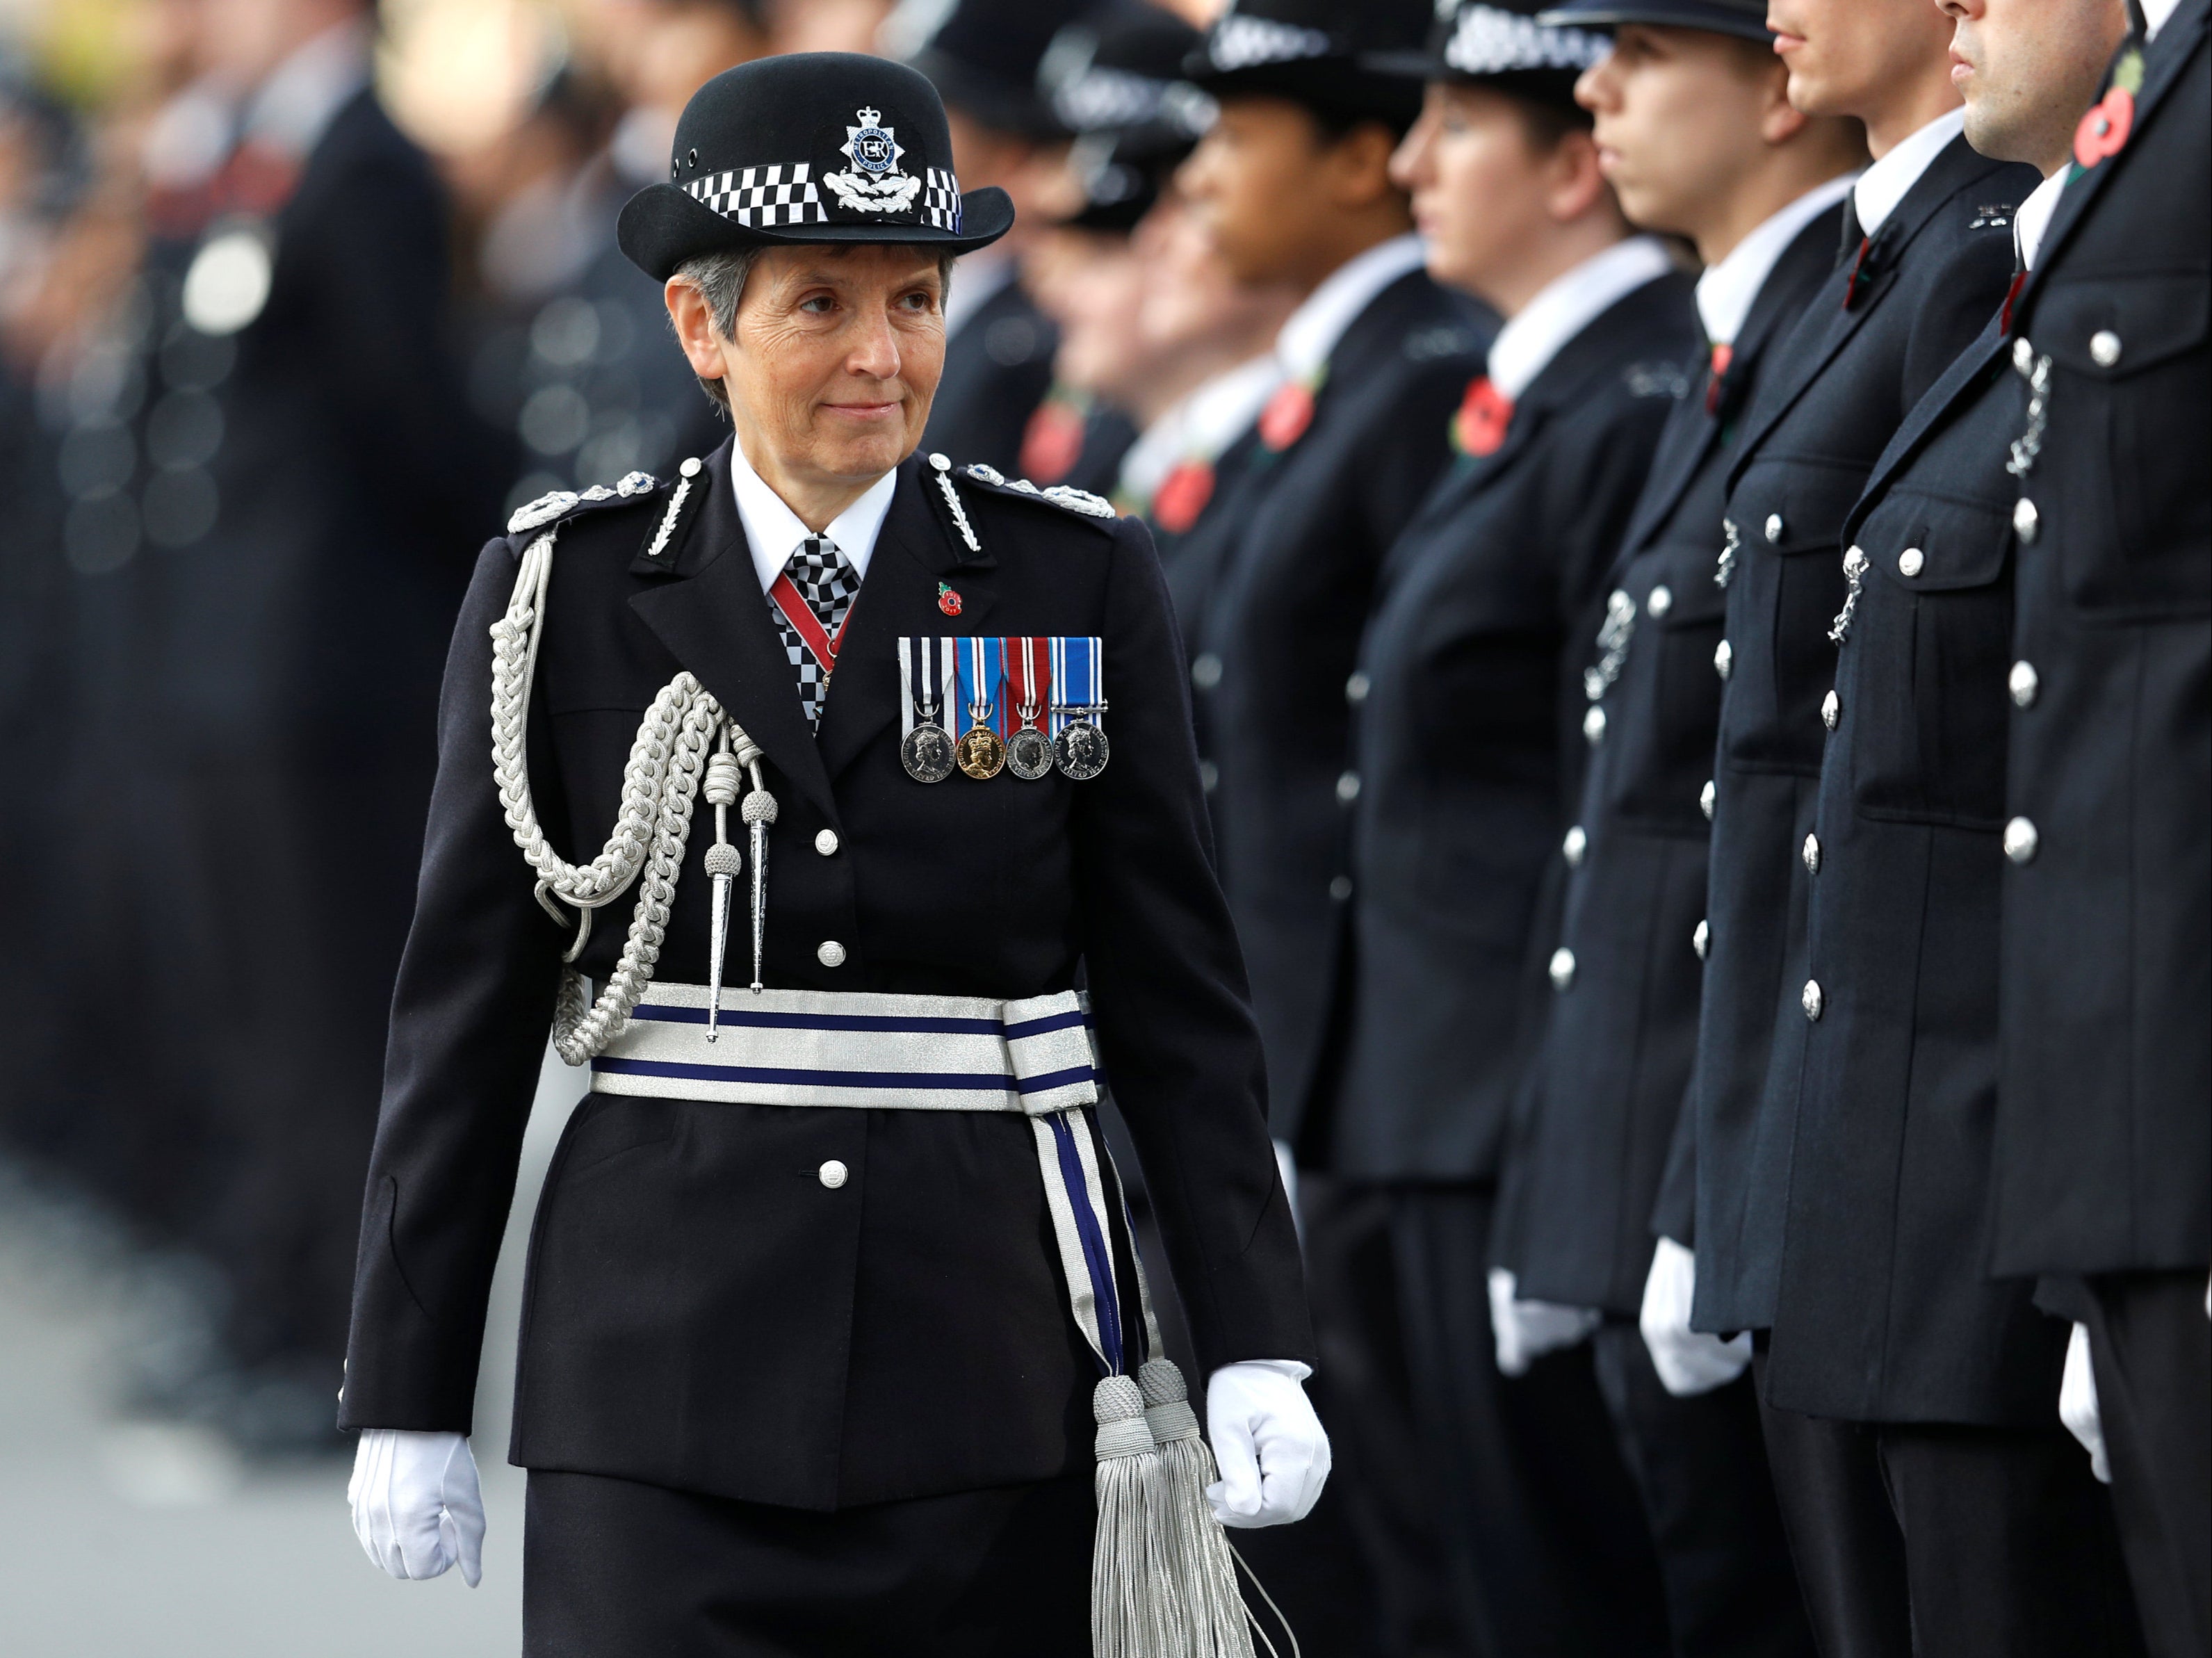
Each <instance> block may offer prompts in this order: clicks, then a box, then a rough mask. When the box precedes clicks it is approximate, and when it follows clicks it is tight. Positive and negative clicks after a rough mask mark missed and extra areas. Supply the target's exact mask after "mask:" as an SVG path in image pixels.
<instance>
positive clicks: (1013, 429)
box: [922, 269, 1060, 476]
mask: <svg viewBox="0 0 2212 1658" xmlns="http://www.w3.org/2000/svg"><path fill="white" fill-rule="evenodd" d="M952 280H953V281H954V282H958V281H959V280H960V273H959V271H958V270H957V269H956V270H954V271H953V273H952ZM1058 349H1060V331H1059V330H1058V329H1056V328H1054V326H1053V325H1052V321H1051V319H1049V318H1048V317H1047V316H1046V315H1045V314H1044V313H1043V312H1042V311H1040V310H1038V309H1037V307H1036V301H1034V300H1032V299H1031V298H1030V296H1029V292H1028V290H1027V289H1025V288H1023V286H1022V283H1021V278H1020V277H1019V276H1016V277H1015V278H1014V280H1012V282H1007V283H1006V284H1005V285H1004V286H1003V287H1001V288H1000V289H999V291H998V292H997V293H995V294H994V295H991V297H990V298H989V299H987V300H986V301H983V303H982V304H981V305H980V306H978V307H976V308H975V313H973V314H972V315H970V316H969V317H967V318H966V319H963V321H962V323H961V325H960V326H959V328H958V330H957V331H955V332H954V333H953V334H952V336H951V337H950V338H948V339H947V340H946V341H945V374H944V376H943V378H942V379H940V380H939V381H938V383H937V400H936V401H935V402H934V403H933V404H931V405H930V410H929V429H928V430H927V433H925V434H924V435H923V437H922V447H923V449H924V450H925V451H927V450H939V451H941V452H944V453H945V454H948V455H952V456H954V457H957V459H959V461H960V462H961V464H962V465H968V464H969V463H971V462H980V463H981V464H982V465H987V466H995V467H996V468H998V470H999V471H1001V472H1005V473H1006V474H1008V475H1010V476H1011V475H1013V474H1015V473H1018V472H1019V471H1021V454H1022V437H1023V434H1024V433H1026V432H1027V431H1028V430H1029V426H1030V416H1031V415H1034V414H1035V413H1036V409H1037V405H1038V404H1041V403H1042V402H1043V401H1044V394H1045V393H1046V392H1048V391H1049V390H1050V389H1051V387H1052V358H1053V353H1054V352H1055V351H1056V350H1058Z"/></svg>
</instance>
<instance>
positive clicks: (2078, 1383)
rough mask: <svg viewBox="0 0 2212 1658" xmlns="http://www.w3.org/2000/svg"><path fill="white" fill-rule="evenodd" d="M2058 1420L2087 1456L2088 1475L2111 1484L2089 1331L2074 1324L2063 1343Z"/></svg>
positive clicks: (2110, 1472) (2082, 1326)
mask: <svg viewBox="0 0 2212 1658" xmlns="http://www.w3.org/2000/svg"><path fill="white" fill-rule="evenodd" d="M2058 1419H2059V1420H2060V1421H2061V1422H2063V1423H2064V1424H2066V1431H2067V1432H2068V1433H2070V1434H2072V1435H2073V1436H2074V1437H2075V1438H2076V1439H2078V1440H2080V1441H2081V1448H2082V1449H2083V1450H2085V1451H2087V1452H2088V1453H2089V1472H2090V1473H2093V1474H2095V1475H2096V1476H2097V1478H2098V1479H2101V1480H2103V1481H2104V1482H2105V1484H2106V1485H2111V1484H2112V1459H2111V1458H2110V1457H2108V1456H2106V1455H2105V1423H2104V1418H2102V1417H2101V1416H2100V1415H2099V1414H2098V1411H2097V1372H2096V1370H2095V1368H2094V1367H2093V1365H2092V1364H2091V1363H2089V1327H2088V1326H2087V1325H2086V1324H2077V1325H2075V1327H2074V1333H2073V1335H2072V1336H2071V1337H2069V1339H2068V1340H2067V1343H2066V1369H2065V1370H2064V1371H2063V1373H2062V1374H2061V1375H2060V1376H2059V1378H2058Z"/></svg>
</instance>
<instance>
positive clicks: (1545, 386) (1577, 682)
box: [1329, 273, 1699, 1180]
mask: <svg viewBox="0 0 2212 1658" xmlns="http://www.w3.org/2000/svg"><path fill="white" fill-rule="evenodd" d="M1691 288H1692V284H1691V281H1690V279H1689V278H1688V277H1687V276H1681V275H1679V274H1674V273H1669V274H1668V275H1666V276H1660V277H1658V278H1656V280H1654V281H1652V282H1646V283H1645V284H1644V286H1642V287H1641V288H1637V289H1635V290H1634V291H1632V293H1630V294H1628V295H1626V296H1624V297H1623V298H1621V299H1620V300H1619V301H1616V302H1615V303H1614V304H1613V306H1612V307H1609V308H1608V309H1607V310H1606V311H1605V312H1604V313H1601V315H1599V316H1598V317H1597V318H1596V319H1595V320H1594V321H1592V322H1591V323H1590V324H1589V326H1588V327H1586V328H1584V329H1583V331H1582V332H1581V333H1580V334H1578V335H1577V336H1576V337H1574V338H1573V339H1571V340H1570V341H1568V342H1567V343H1565V345H1564V346H1562V347H1561V348H1560V349H1559V355H1557V356H1555V357H1553V359H1552V361H1550V363H1548V364H1547V366H1546V367H1544V369H1543V370H1542V371H1541V373H1540V374H1538V375H1537V376H1536V378H1535V380H1534V381H1533V382H1532V383H1531V384H1530V385H1529V386H1528V388H1527V390H1525V391H1524V392H1522V395H1521V397H1520V398H1518V399H1517V400H1516V404H1515V407H1514V410H1513V416H1512V421H1511V424H1510V426H1509V428H1507V431H1506V434H1505V439H1504V443H1503V444H1502V445H1500V446H1499V447H1498V449H1497V451H1496V452H1493V453H1492V454H1490V455H1487V456H1484V457H1482V458H1480V459H1477V458H1474V457H1472V456H1469V457H1464V458H1462V459H1460V460H1458V461H1456V462H1455V464H1454V465H1453V466H1452V468H1451V470H1450V471H1449V472H1447V473H1446V474H1445V475H1444V477H1443V479H1442V480H1441V481H1440V482H1439V483H1438V484H1437V488H1436V489H1435V491H1434V492H1433V493H1432V494H1431V496H1430V498H1429V500H1428V501H1426V502H1425V503H1424V505H1423V507H1422V509H1421V513H1420V515H1419V517H1418V518H1417V519H1415V520H1414V521H1413V524H1411V525H1408V526H1407V531H1406V533H1405V534H1404V535H1403V536H1402V537H1400V538H1399V541H1398V544H1397V545H1396V546H1395V547H1393V548H1392V549H1391V550H1390V556H1389V559H1388V561H1387V562H1385V563H1384V566H1383V580H1382V591H1381V594H1380V597H1379V598H1378V600H1377V603H1376V609H1375V614H1374V616H1373V618H1372V619H1371V620H1370V622H1369V623H1368V627H1367V632H1366V635H1365V637H1364V639H1363V640H1362V641H1360V647H1359V660H1358V673H1359V675H1360V676H1361V677H1362V678H1363V679H1364V683H1365V690H1364V695H1363V696H1362V697H1361V699H1360V701H1359V704H1358V712H1357V716H1356V725H1355V729H1354V734H1353V744H1352V764H1351V768H1350V770H1348V771H1347V772H1346V774H1345V784H1344V787H1343V789H1342V790H1341V792H1340V793H1342V795H1343V796H1344V797H1345V798H1346V799H1347V801H1348V802H1349V803H1350V806H1351V814H1352V901H1351V902H1352V918H1353V919H1352V926H1351V927H1350V928H1348V929H1346V932H1348V934H1349V937H1348V938H1347V939H1346V948H1348V949H1349V950H1351V951H1352V962H1351V963H1347V964H1346V967H1345V968H1343V969H1340V971H1339V972H1338V974H1337V975H1336V976H1337V981H1338V984H1339V986H1340V991H1339V993H1340V995H1342V996H1344V997H1346V998H1347V999H1349V1010H1348V1017H1349V1024H1348V1026H1347V1027H1346V1050H1345V1055H1344V1065H1343V1071H1342V1073H1341V1080H1340V1085H1339V1090H1338V1093H1337V1096H1336V1102H1335V1110H1334V1121H1333V1122H1332V1124H1331V1125H1330V1135H1329V1145H1330V1148H1331V1152H1332V1157H1331V1166H1332V1167H1333V1168H1334V1169H1335V1170H1336V1171H1337V1172H1339V1173H1340V1174H1342V1175H1345V1176H1346V1177H1348V1178H1352V1179H1359V1180H1466V1179H1471V1178H1477V1177H1483V1176H1487V1175H1491V1174H1492V1173H1493V1172H1494V1171H1495V1166H1496V1162H1497V1157H1498V1146H1499V1139H1500V1136H1501V1135H1502V1133H1504V1129H1505V1127H1506V1125H1507V1122H1508V1120H1509V1117H1510V1111H1511V1102H1512V1096H1513V1094H1514V1092H1515V1090H1516V1089H1517V1087H1518V1085H1519V1084H1520V1081H1521V1078H1522V1075H1523V1074H1524V1072H1525V1070H1526V1065H1527V1061H1528V1040H1529V1038H1531V1037H1532V1036H1533V1035H1534V1030H1535V1027H1536V1023H1537V1021H1536V1020H1535V1019H1532V1018H1531V1017H1529V1012H1530V1008H1529V1001H1530V998H1529V997H1528V987H1529V985H1530V975H1529V973H1528V952H1529V950H1530V949H1531V947H1532V941H1533V939H1534V936H1535V935H1534V930H1533V927H1532V923H1533V921H1534V917H1535V915H1536V914H1537V913H1538V901H1539V890H1540V888H1541V886H1542V885H1543V884H1544V875H1545V871H1546V868H1547V864H1549V862H1550V861H1551V860H1552V859H1554V858H1555V857H1556V856H1557V853H1558V849H1559V839H1560V835H1561V833H1562V831H1563V830H1564V829H1565V828H1566V824H1567V817H1568V813H1569V812H1570V811H1571V808H1572V805H1573V803H1574V801H1575V799H1576V798H1577V795H1578V794H1579V793H1580V786H1581V780H1582V773H1583V763H1584V756H1586V754H1587V753H1588V745H1587V744H1586V742H1585V741H1584V738H1583V729H1582V718H1583V707H1584V706H1585V704H1584V701H1583V692H1582V668H1583V661H1584V660H1585V657H1584V653H1583V645H1584V643H1585V641H1588V639H1589V636H1590V633H1591V631H1592V623H1591V617H1592V616H1593V614H1594V613H1595V611H1596V610H1597V609H1598V608H1600V607H1599V605H1598V603H1597V598H1598V595H1600V594H1601V593H1602V592H1604V582H1605V576H1606V572H1607V567H1608V566H1609V565H1610V564H1611V563H1612V562H1613V556H1614V555H1615V554H1616V553H1617V552H1618V551H1619V550H1620V541H1621V534H1622V532H1623V531H1624V530H1626V527H1627V525H1628V521H1629V516H1630V514H1631V513H1632V511H1633V510H1634V508H1635V506H1636V501H1637V496H1638V492H1639V491H1640V490H1641V489H1642V488H1643V486H1644V477H1645V475H1646V473H1647V472H1648V471H1649V470H1650V464H1651V456H1652V451H1653V449H1654V447H1655V446H1656V445H1657V443H1658V440H1659V434H1660V431H1661V428H1662V427H1663V426H1664V425H1665V424H1666V422H1667V418H1668V414H1669V412H1670V411H1671V410H1672V409H1673V408H1674V400H1675V399H1676V398H1678V397H1679V396H1680V394H1681V393H1682V392H1683V390H1684V388H1685V377H1684V374H1683V370H1682V367H1681V364H1682V361H1683V359H1684V357H1685V356H1686V355H1688V354H1689V353H1690V352H1691V351H1692V350H1694V349H1696V346H1697V343H1698V338H1699V335H1698V329H1697V323H1696V316H1695V311H1694V308H1693V307H1692V298H1691ZM1547 950H1548V940H1547ZM1546 994H1548V993H1543V992H1540V993H1539V994H1538V998H1537V999H1535V1000H1534V1009H1535V1011H1536V1012H1537V1014H1538V1015H1541V1011H1542V1006H1543V1004H1542V999H1541V998H1542V996H1544V995H1546Z"/></svg>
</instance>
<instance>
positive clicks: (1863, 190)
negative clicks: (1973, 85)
mask: <svg viewBox="0 0 2212 1658" xmlns="http://www.w3.org/2000/svg"><path fill="white" fill-rule="evenodd" d="M1964 131H1966V107H1965V106H1963V105H1961V106H1960V107H1959V108H1957V109H1954V110H1953V111H1951V112H1950V113H1948V115H1939V116H1937V117H1936V118H1935V119H1934V120H1932V121H1930V122H1929V124H1928V125H1926V126H1924V127H1923V128H1921V129H1920V131H1917V132H1916V133H1914V134H1913V135H1912V136H1911V137H1909V138H1905V139H1903V140H1900V141H1899V143H1897V144H1896V145H1895V146H1894V147H1893V148H1892V149H1891V150H1890V152H1889V154H1888V155H1885V156H1883V157H1882V158H1881V160H1880V161H1876V162H1875V164H1874V165H1873V166H1872V167H1869V168H1868V169H1867V170H1866V171H1865V172H1863V173H1860V174H1859V181H1858V183H1857V185H1855V186H1853V188H1852V191H1851V202H1852V205H1853V206H1855V207H1856V208H1857V209H1858V215H1859V234H1861V235H1863V236H1869V237H1871V236H1872V235H1873V234H1875V231H1877V230H1879V229H1881V227H1882V222H1883V221H1884V220H1886V219H1887V218H1888V217H1889V216H1890V215H1891V214H1893V213H1894V212H1896V211H1897V204H1898V203H1899V202H1901V201H1903V200H1904V199H1905V192H1906V191H1909V190H1911V188H1912V186H1913V185H1917V184H1918V183H1919V182H1920V175H1921V174H1922V173H1925V172H1927V171H1928V166H1929V162H1931V161H1934V160H1935V159H1936V157H1937V156H1938V155H1942V153H1943V146H1944V145H1946V144H1948V143H1950V142H1951V140H1952V139H1954V138H1955V137H1958V136H1959V135H1960V133H1962V132H1964Z"/></svg>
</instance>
